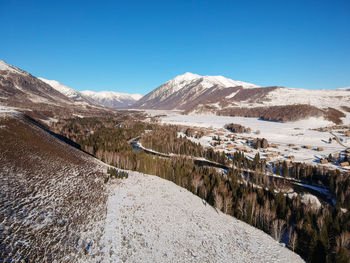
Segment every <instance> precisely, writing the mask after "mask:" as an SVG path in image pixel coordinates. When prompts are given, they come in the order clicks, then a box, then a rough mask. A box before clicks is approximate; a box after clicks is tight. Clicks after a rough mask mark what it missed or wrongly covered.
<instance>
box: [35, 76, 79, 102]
mask: <svg viewBox="0 0 350 263" xmlns="http://www.w3.org/2000/svg"><path fill="white" fill-rule="evenodd" d="M38 79H40V80H41V81H43V82H45V83H46V84H49V85H50V86H51V87H53V88H54V89H55V90H57V91H59V92H61V93H62V94H63V95H65V96H67V97H69V98H72V99H77V98H80V97H81V96H80V93H79V92H77V91H75V90H74V89H71V88H69V87H67V86H65V85H63V84H62V83H60V82H58V81H56V80H48V79H44V78H38Z"/></svg>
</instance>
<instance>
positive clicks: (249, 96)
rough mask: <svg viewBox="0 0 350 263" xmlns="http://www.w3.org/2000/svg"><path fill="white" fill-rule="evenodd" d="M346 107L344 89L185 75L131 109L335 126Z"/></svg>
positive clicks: (349, 100) (348, 100) (348, 101)
mask: <svg viewBox="0 0 350 263" xmlns="http://www.w3.org/2000/svg"><path fill="white" fill-rule="evenodd" d="M347 105H350V93H349V91H348V88H345V89H337V90H304V89H295V88H284V87H276V86H274V87H260V86H257V85H254V84H251V83H246V82H242V81H234V80H231V79H228V78H225V77H223V76H200V75H196V74H192V73H185V74H183V75H180V76H177V77H175V78H174V79H172V80H169V81H167V82H166V83H164V84H163V85H161V86H160V87H158V88H157V89H155V90H153V91H152V92H150V93H148V94H147V95H145V96H144V97H143V98H141V99H140V100H139V101H138V102H136V103H135V104H134V105H133V106H132V107H133V108H140V109H159V110H183V111H184V112H185V113H210V114H218V115H226V116H227V115H230V116H245V117H259V118H263V119H268V120H278V121H292V120H299V119H307V118H309V117H320V116H323V117H324V118H326V119H328V120H331V121H333V122H335V123H341V122H342V120H341V118H347V117H346V116H347V115H350V114H349V112H348V111H349V107H348V106H347ZM349 117H350V116H349Z"/></svg>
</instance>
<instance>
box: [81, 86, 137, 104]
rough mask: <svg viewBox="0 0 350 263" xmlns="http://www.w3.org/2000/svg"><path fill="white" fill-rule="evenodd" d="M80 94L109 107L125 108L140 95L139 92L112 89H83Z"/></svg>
mask: <svg viewBox="0 0 350 263" xmlns="http://www.w3.org/2000/svg"><path fill="white" fill-rule="evenodd" d="M81 94H82V96H83V97H84V98H86V99H88V100H89V101H91V102H93V103H96V104H98V105H101V106H105V107H109V108H126V107H129V106H131V105H132V104H134V103H135V102H136V101H138V100H139V99H140V98H141V97H142V95H141V94H127V93H119V92H114V91H101V92H94V91H90V90H84V91H82V92H81Z"/></svg>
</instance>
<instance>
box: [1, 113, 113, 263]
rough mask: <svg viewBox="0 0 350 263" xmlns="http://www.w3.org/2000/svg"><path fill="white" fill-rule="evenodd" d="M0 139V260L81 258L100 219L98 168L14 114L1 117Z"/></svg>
mask: <svg viewBox="0 0 350 263" xmlns="http://www.w3.org/2000/svg"><path fill="white" fill-rule="evenodd" d="M0 114H1V113H0ZM0 138H1V140H0V167H1V169H0V193H1V194H0V195H1V198H0V218H1V220H0V233H1V234H0V259H2V260H4V262H19V261H20V260H29V261H30V262H44V261H46V262H53V261H56V262H75V261H76V259H77V258H83V257H84V255H85V253H84V252H85V250H86V248H87V247H88V245H89V244H90V245H91V246H94V245H96V244H97V242H98V240H99V237H100V235H101V230H100V229H97V228H96V227H95V222H97V221H100V220H104V217H105V211H106V210H105V208H106V207H105V206H106V200H107V194H106V192H105V185H104V184H103V180H104V176H103V169H104V168H103V166H101V165H98V164H97V163H96V161H95V160H94V159H93V158H92V157H90V156H88V155H86V154H84V153H82V152H81V151H79V150H76V149H75V148H73V147H71V146H69V145H67V144H65V143H63V142H61V141H59V140H58V139H56V138H55V137H53V136H51V135H50V134H48V133H47V132H45V131H44V130H42V129H41V128H39V127H38V126H36V124H34V123H32V122H31V121H30V120H28V119H26V118H25V116H22V115H19V114H16V113H5V114H4V113H2V114H1V115H0ZM2 260H0V261H1V262H3V261H2Z"/></svg>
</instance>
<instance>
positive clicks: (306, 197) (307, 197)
mask: <svg viewBox="0 0 350 263" xmlns="http://www.w3.org/2000/svg"><path fill="white" fill-rule="evenodd" d="M301 202H302V203H303V204H305V205H310V206H311V208H313V209H320V208H321V207H322V204H321V202H320V200H318V198H317V197H316V196H314V195H312V194H303V195H302V196H301Z"/></svg>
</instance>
